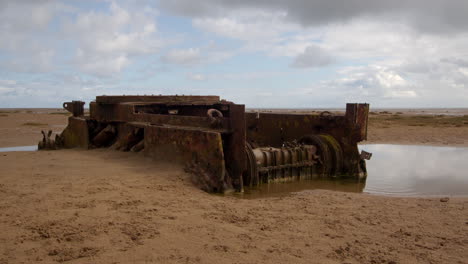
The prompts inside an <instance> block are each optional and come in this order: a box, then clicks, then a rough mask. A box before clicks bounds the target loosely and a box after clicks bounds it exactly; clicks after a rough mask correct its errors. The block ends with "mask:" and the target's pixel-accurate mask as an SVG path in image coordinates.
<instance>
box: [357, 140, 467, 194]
mask: <svg viewBox="0 0 468 264" xmlns="http://www.w3.org/2000/svg"><path fill="white" fill-rule="evenodd" d="M361 148H362V149H365V150H367V151H369V152H372V153H373V156H372V159H371V160H370V161H368V162H367V171H368V177H367V183H366V188H365V189H364V192H368V193H374V194H385V195H398V196H425V195H468V162H467V161H468V148H456V147H432V146H406V145H383V144H376V145H363V146H361Z"/></svg>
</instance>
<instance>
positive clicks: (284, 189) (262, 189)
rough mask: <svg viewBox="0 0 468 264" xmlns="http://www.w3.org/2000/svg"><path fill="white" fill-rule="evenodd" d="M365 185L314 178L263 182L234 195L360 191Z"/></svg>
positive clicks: (273, 195)
mask: <svg viewBox="0 0 468 264" xmlns="http://www.w3.org/2000/svg"><path fill="white" fill-rule="evenodd" d="M365 185H366V183H365V181H363V182H356V181H355V180H324V179H315V180H303V181H293V182H285V183H270V184H263V185H261V186H259V187H256V188H252V189H250V188H247V189H246V190H245V191H244V193H242V194H236V195H239V196H241V197H242V198H246V199H255V198H263V197H277V196H285V195H288V194H290V193H293V192H300V191H306V190H317V189H322V190H332V191H342V192H355V193H360V192H362V191H363V190H364V186H365Z"/></svg>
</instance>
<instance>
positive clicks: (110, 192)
mask: <svg viewBox="0 0 468 264" xmlns="http://www.w3.org/2000/svg"><path fill="white" fill-rule="evenodd" d="M6 115H7V116H3V117H1V116H0V129H1V132H0V135H1V137H0V138H1V140H2V141H0V147H3V146H14V145H31V144H35V143H36V142H37V141H38V140H39V139H40V134H38V131H39V130H40V129H41V128H46V127H52V125H64V124H65V122H66V116H64V115H56V114H53V115H52V114H46V113H42V114H34V113H8V114H6ZM386 115H387V114H382V116H383V117H381V116H380V114H379V115H377V116H378V117H377V118H376V119H374V118H372V119H371V124H370V126H369V133H370V136H369V139H370V140H372V142H374V143H377V142H378V143H388V142H390V143H398V142H412V143H421V144H432V143H436V144H439V143H440V144H445V142H446V143H447V144H450V145H459V146H466V144H467V140H466V133H465V132H466V129H467V128H466V127H465V126H463V125H462V126H458V127H457V126H456V125H454V126H453V127H452V125H453V124H452V123H450V124H444V125H445V126H441V127H438V125H434V124H432V125H430V123H431V122H429V121H428V122H429V123H426V125H425V126H415V127H411V128H414V129H415V130H419V131H411V132H410V133H409V134H411V133H412V134H411V135H412V136H414V138H409V137H408V133H404V131H406V130H407V131H410V130H408V128H409V127H408V126H407V125H405V123H404V122H403V121H405V120H406V119H404V120H401V119H397V120H391V121H388V120H386V119H387V117H385V116H386ZM389 116H391V115H389ZM402 116H405V115H404V114H403V115H402ZM20 118H23V119H21V121H20ZM380 118H382V119H380ZM23 120H29V121H23ZM379 120H380V121H382V122H384V121H385V122H387V121H388V122H395V123H394V124H398V126H400V130H402V131H401V136H399V137H395V136H394V135H393V133H394V130H391V129H390V130H389V129H385V128H382V127H381V126H387V125H388V124H386V125H382V124H381V123H380V124H379V123H378V122H380V121H379ZM26 122H38V123H44V124H47V125H44V126H43V127H41V126H37V127H35V126H27V125H23V124H24V123H26ZM372 122H374V123H372ZM398 122H399V123H398ZM462 122H463V121H462ZM428 127H431V128H433V129H434V131H435V132H433V133H436V134H435V135H440V136H434V137H432V136H431V137H427V138H426V139H427V142H426V141H424V140H425V139H424V138H423V137H424V135H426V134H422V136H421V133H424V132H421V131H424V130H427V128H428ZM439 128H440V130H437V129H439ZM446 128H450V129H449V130H446ZM394 129H395V131H399V130H398V129H396V128H394ZM59 130H60V129H59ZM376 131H377V132H376ZM385 131H388V133H387V134H386V132H385ZM447 131H449V132H447ZM433 133H432V132H431V133H429V134H430V135H434V134H433ZM447 133H449V134H447ZM463 133H465V134H464V135H462V134H463ZM459 134H460V135H462V136H461V137H458V136H457V135H459ZM28 135H29V136H31V138H28ZM416 135H419V136H418V137H416ZM440 137H445V138H444V139H440ZM386 139H390V140H386ZM416 139H417V142H414V141H415V140H416ZM431 140H432V141H431ZM439 140H440V141H439ZM0 168H1V169H0V230H1V232H0V263H32V262H40V263H55V262H57V261H59V262H60V261H67V263H340V264H344V263H388V264H390V263H468V235H467V234H468V198H450V200H449V201H448V202H442V201H441V200H440V198H395V197H381V196H372V195H368V194H354V193H342V192H332V191H321V190H319V191H309V192H301V193H295V194H291V195H289V196H286V197H275V198H266V199H257V200H243V199H238V198H236V197H231V196H219V195H212V194H208V193H205V192H203V191H200V190H198V189H196V188H195V187H194V186H193V185H192V184H191V183H190V181H189V180H188V179H189V176H188V175H187V174H186V173H184V171H183V169H182V168H180V167H174V166H173V165H171V164H167V163H158V162H155V161H153V160H151V159H148V158H146V157H143V156H142V155H141V154H134V153H122V152H115V151H107V150H92V151H84V150H60V151H44V152H9V153H0Z"/></svg>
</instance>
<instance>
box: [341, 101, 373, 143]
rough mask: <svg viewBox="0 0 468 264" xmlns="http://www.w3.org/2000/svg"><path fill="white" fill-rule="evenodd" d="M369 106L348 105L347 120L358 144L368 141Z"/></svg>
mask: <svg viewBox="0 0 468 264" xmlns="http://www.w3.org/2000/svg"><path fill="white" fill-rule="evenodd" d="M368 117H369V104H346V120H347V122H348V126H349V127H350V129H351V130H352V134H353V139H354V140H355V141H356V142H359V141H362V140H366V139H367V124H368Z"/></svg>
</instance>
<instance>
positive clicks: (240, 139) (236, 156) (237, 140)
mask: <svg viewBox="0 0 468 264" xmlns="http://www.w3.org/2000/svg"><path fill="white" fill-rule="evenodd" d="M228 114H229V116H228V117H226V118H227V120H228V122H229V130H230V131H231V133H230V134H228V135H225V136H224V137H223V139H224V140H225V142H224V155H225V158H226V161H227V162H226V169H227V171H228V173H229V177H231V178H232V182H233V185H234V188H235V189H237V190H238V191H242V190H243V188H244V183H243V179H242V173H243V172H244V171H245V169H246V168H247V163H246V162H247V160H246V155H245V143H246V131H245V106H244V105H237V104H230V105H229V113H228Z"/></svg>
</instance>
